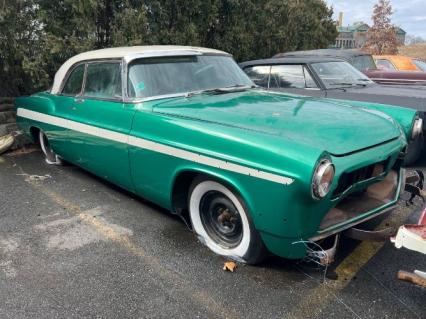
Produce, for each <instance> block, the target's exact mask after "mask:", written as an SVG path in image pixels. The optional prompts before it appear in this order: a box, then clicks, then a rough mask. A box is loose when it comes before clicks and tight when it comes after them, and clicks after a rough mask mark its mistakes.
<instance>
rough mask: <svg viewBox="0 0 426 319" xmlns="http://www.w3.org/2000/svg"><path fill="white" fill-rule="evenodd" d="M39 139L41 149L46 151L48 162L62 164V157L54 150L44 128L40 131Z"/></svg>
mask: <svg viewBox="0 0 426 319" xmlns="http://www.w3.org/2000/svg"><path fill="white" fill-rule="evenodd" d="M38 140H39V142H40V147H41V150H42V151H43V153H44V156H45V160H46V163H47V164H50V165H62V160H61V158H60V157H59V155H57V154H56V153H55V152H54V151H53V149H52V147H51V146H50V143H49V140H48V139H47V136H46V134H44V132H43V131H42V130H40V132H39V136H38Z"/></svg>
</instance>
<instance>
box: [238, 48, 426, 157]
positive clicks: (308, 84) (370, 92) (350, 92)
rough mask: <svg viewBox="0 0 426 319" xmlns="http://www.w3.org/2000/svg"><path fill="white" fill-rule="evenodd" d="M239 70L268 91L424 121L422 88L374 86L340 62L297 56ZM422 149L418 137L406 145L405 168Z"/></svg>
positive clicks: (425, 107)
mask: <svg viewBox="0 0 426 319" xmlns="http://www.w3.org/2000/svg"><path fill="white" fill-rule="evenodd" d="M367 61H368V58H367ZM240 66H241V67H242V68H243V70H244V71H245V72H246V73H247V74H248V76H249V77H250V78H251V79H252V80H253V81H254V82H255V83H256V84H257V85H259V86H262V87H264V88H267V89H270V90H276V91H283V92H288V93H294V94H301V95H309V96H315V97H326V98H334V99H342V100H352V101H364V102H374V103H382V104H391V105H397V106H404V107H410V108H413V109H416V110H417V111H419V116H420V117H421V118H423V119H424V120H425V119H426V88H412V87H409V86H390V85H380V84H377V83H374V82H373V81H371V80H370V79H369V78H368V77H367V76H365V75H364V74H363V73H361V72H360V71H358V70H357V69H355V68H354V67H353V66H352V65H350V64H349V63H348V62H346V61H344V60H341V59H337V58H330V57H310V56H305V55H300V56H297V57H296V56H293V57H284V58H273V59H266V60H256V61H248V62H244V63H241V64H240ZM423 145H424V142H423V137H422V136H419V137H418V138H417V139H416V140H415V141H413V142H412V143H411V144H410V145H409V149H408V154H407V157H406V160H405V161H406V164H407V165H409V164H412V163H414V162H415V161H416V160H417V159H418V158H419V156H420V154H421V150H422V148H423Z"/></svg>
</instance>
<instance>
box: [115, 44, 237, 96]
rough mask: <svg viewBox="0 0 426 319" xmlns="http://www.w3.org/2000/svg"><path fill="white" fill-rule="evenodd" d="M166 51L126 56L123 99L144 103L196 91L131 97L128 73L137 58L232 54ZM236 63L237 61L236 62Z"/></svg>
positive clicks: (123, 71)
mask: <svg viewBox="0 0 426 319" xmlns="http://www.w3.org/2000/svg"><path fill="white" fill-rule="evenodd" d="M164 53H165V52H164V51H163V52H155V53H154V54H153V52H147V53H138V54H131V55H127V56H125V57H124V58H123V59H122V61H123V67H122V68H123V69H122V76H123V78H122V83H123V101H124V102H126V103H143V102H147V101H152V100H161V99H167V98H173V97H187V96H188V95H190V94H191V93H194V92H196V91H188V92H181V93H171V94H161V95H153V96H149V97H145V98H135V97H130V96H129V91H128V85H127V84H128V78H127V77H128V73H129V64H130V63H131V62H133V61H134V60H137V59H143V58H155V57H159V58H161V57H173V56H174V57H180V56H194V55H196V56H200V55H205V56H227V57H231V58H232V55H231V54H220V53H203V52H199V51H190V50H188V51H178V52H176V51H167V52H166V54H164ZM234 62H235V61H234ZM235 63H236V62H235Z"/></svg>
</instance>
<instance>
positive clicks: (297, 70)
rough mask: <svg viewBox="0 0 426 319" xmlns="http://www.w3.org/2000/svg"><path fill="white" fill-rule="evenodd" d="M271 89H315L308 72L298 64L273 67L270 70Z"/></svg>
mask: <svg viewBox="0 0 426 319" xmlns="http://www.w3.org/2000/svg"><path fill="white" fill-rule="evenodd" d="M269 87H271V88H299V89H305V88H316V87H317V86H316V84H315V81H314V80H313V79H312V77H311V75H310V73H309V71H308V70H307V69H306V68H305V67H304V66H302V65H300V64H289V65H273V66H272V68H271V79H270V81H269Z"/></svg>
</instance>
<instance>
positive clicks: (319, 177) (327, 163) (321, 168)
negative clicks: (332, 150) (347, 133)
mask: <svg viewBox="0 0 426 319" xmlns="http://www.w3.org/2000/svg"><path fill="white" fill-rule="evenodd" d="M330 170H331V171H330ZM329 173H331V174H332V176H331V178H329V181H328V183H327V186H326V188H324V187H323V184H324V183H323V182H324V181H323V178H324V177H326V174H329ZM335 173H336V170H335V168H334V164H333V163H332V162H331V160H329V159H328V158H323V159H322V160H320V161H319V162H318V164H317V166H316V168H315V171H314V174H313V176H312V183H311V195H312V198H314V199H322V198H324V197H326V196H327V195H328V193H329V192H330V189H331V185H332V184H333V180H334V176H335Z"/></svg>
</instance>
